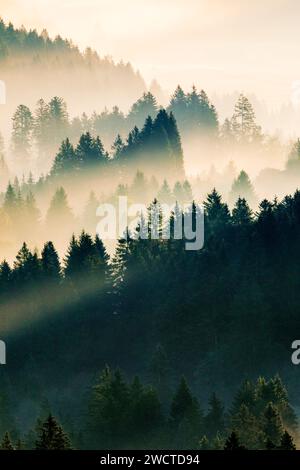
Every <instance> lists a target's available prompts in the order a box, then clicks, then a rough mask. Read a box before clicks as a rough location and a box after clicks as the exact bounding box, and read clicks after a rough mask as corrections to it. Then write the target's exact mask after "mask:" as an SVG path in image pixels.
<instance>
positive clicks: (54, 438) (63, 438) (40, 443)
mask: <svg viewBox="0 0 300 470" xmlns="http://www.w3.org/2000/svg"><path fill="white" fill-rule="evenodd" d="M35 448H36V450H70V449H71V443H70V440H69V438H68V436H67V434H66V433H65V432H64V431H63V429H62V427H61V426H60V424H59V423H58V422H57V421H56V419H55V418H54V416H52V415H51V414H50V415H49V416H48V418H47V419H46V420H45V421H44V422H43V423H42V425H41V429H40V432H39V435H38V438H37V440H36V447H35Z"/></svg>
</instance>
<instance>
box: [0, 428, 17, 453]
mask: <svg viewBox="0 0 300 470" xmlns="http://www.w3.org/2000/svg"><path fill="white" fill-rule="evenodd" d="M1 450H15V449H14V446H13V444H12V442H11V439H10V435H9V433H8V432H6V433H5V434H4V437H3V439H2V442H1Z"/></svg>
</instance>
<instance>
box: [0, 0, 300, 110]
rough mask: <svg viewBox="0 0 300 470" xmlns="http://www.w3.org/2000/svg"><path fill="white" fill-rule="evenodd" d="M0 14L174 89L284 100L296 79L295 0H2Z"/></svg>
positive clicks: (299, 75)
mask: <svg viewBox="0 0 300 470" xmlns="http://www.w3.org/2000/svg"><path fill="white" fill-rule="evenodd" d="M0 6H1V10H0V11H1V16H3V18H4V19H5V20H6V21H8V20H11V21H12V22H13V23H14V24H15V25H17V26H20V25H21V24H24V25H25V26H26V27H35V28H37V29H38V30H41V29H42V28H44V27H45V28H46V29H47V30H48V31H49V33H50V35H55V34H58V33H60V34H61V35H62V36H64V37H68V38H72V39H73V41H74V42H75V43H77V44H78V45H79V46H80V48H85V47H86V46H89V45H90V46H92V47H93V48H95V49H96V50H97V51H98V52H99V53H100V55H111V56H113V57H114V58H115V59H117V60H118V59H120V58H123V59H124V60H129V61H130V62H132V64H133V65H134V66H135V67H136V68H138V69H139V70H140V71H141V73H142V75H143V76H144V77H145V79H146V80H147V81H150V80H151V79H152V78H157V80H158V81H159V82H160V83H161V84H162V86H163V88H165V89H167V90H172V89H173V88H174V87H175V86H176V85H177V83H181V84H182V85H183V86H184V87H190V86H191V85H192V84H193V83H195V84H196V85H197V86H199V87H203V88H205V89H206V90H207V91H208V92H209V93H212V92H214V91H219V92H231V91H233V90H236V89H238V90H243V91H245V92H249V91H254V92H256V93H258V94H259V95H260V96H261V95H264V97H265V98H266V99H267V100H268V101H269V102H270V103H271V104H274V105H275V104H276V103H278V102H280V101H284V100H288V99H289V98H290V96H291V90H292V84H293V82H294V81H296V80H300V61H299V43H300V28H299V13H300V2H299V1H298V0H0Z"/></svg>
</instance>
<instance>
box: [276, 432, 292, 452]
mask: <svg viewBox="0 0 300 470" xmlns="http://www.w3.org/2000/svg"><path fill="white" fill-rule="evenodd" d="M279 449H280V450H296V446H295V444H294V441H293V438H292V436H291V435H290V434H289V433H288V432H287V431H286V430H285V431H284V433H283V435H282V437H281V439H280V445H279Z"/></svg>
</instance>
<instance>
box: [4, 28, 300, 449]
mask: <svg viewBox="0 0 300 470" xmlns="http://www.w3.org/2000/svg"><path fill="white" fill-rule="evenodd" d="M20 70H22V71H24V75H23V78H24V81H23V83H22V84H21V85H22V87H23V88H25V89H28V90H29V91H28V93H24V94H22V93H21V90H20V86H21V85H20V83H19V74H20ZM22 73H23V72H22ZM0 74H1V78H3V79H5V81H6V82H7V83H8V85H9V86H8V92H9V93H10V94H12V95H13V99H10V100H9V103H8V107H7V108H6V109H5V113H3V114H5V116H4V119H3V120H2V115H1V119H0V129H1V138H0V224H1V233H0V332H1V340H3V341H5V344H6V345H7V364H5V365H4V366H2V365H1V366H0V385H1V386H0V448H1V449H3V450H22V449H36V450H50V449H51V450H56V449H60V450H73V449H74V450H75V449H78V450H79V449H82V450H83V449H175V450H180V449H196V450H197V449H198V450H201V449H202V450H207V449H210V450H223V449H225V450H246V449H251V450H253V449H260V450H263V449H267V450H295V449H296V447H297V446H299V426H298V415H299V408H300V401H299V396H298V395H299V394H298V375H297V374H298V371H297V367H295V365H294V364H293V363H292V361H291V354H292V350H291V344H292V342H293V341H294V340H295V339H297V338H296V336H297V331H298V330H299V304H300V289H299V286H300V281H299V262H300V246H299V237H300V191H299V189H298V186H299V184H298V180H299V174H300V140H299V139H298V138H297V137H293V138H292V137H290V138H289V139H281V138H280V137H279V136H278V135H276V134H275V133H274V134H271V133H269V132H267V131H266V130H264V129H263V127H262V126H261V125H260V124H259V121H258V119H257V117H256V112H255V107H254V106H253V104H252V103H251V100H250V99H249V97H247V96H246V93H239V94H238V97H237V100H236V102H235V104H234V105H233V107H232V112H231V114H230V115H228V116H227V117H225V118H224V117H223V116H221V114H222V113H221V112H219V111H218V110H217V108H216V106H215V105H214V104H213V102H212V100H211V99H210V98H209V96H208V94H207V93H206V91H204V90H203V89H201V88H197V87H196V86H195V85H192V86H191V88H190V89H189V91H185V90H184V87H183V86H181V85H178V86H177V88H176V89H175V91H173V93H172V94H171V95H170V97H169V99H168V100H165V99H163V97H162V94H161V89H160V87H159V84H158V83H154V84H153V83H152V85H151V86H146V84H145V82H144V80H143V78H142V76H141V75H140V73H139V72H138V71H136V70H135V69H134V68H133V66H131V65H130V64H129V63H128V64H125V63H123V62H122V61H121V62H119V63H117V62H114V61H113V60H112V59H111V58H109V57H100V56H99V55H98V54H97V53H96V52H95V51H93V50H92V49H91V48H88V49H87V50H86V51H83V52H82V51H80V50H79V48H78V47H77V46H75V45H74V44H73V42H72V41H71V40H66V39H62V38H61V37H60V36H57V37H56V38H54V39H51V38H50V37H49V35H48V33H47V31H46V30H44V31H42V32H41V33H38V32H37V31H36V30H34V29H30V30H27V29H26V28H25V27H18V28H17V27H14V26H13V24H12V23H9V24H6V23H5V22H4V21H2V20H1V21H0ZM54 77H55V78H54ZM29 83H30V85H29ZM79 93H80V96H79ZM10 96H11V95H10ZM120 196H126V197H127V199H128V201H129V203H130V204H134V203H135V204H144V205H146V206H147V208H148V209H147V210H146V212H145V213H141V214H140V213H139V219H138V222H137V224H136V226H135V227H134V230H131V231H130V230H129V229H127V230H125V232H124V234H123V235H122V236H120V237H119V238H118V239H115V240H109V241H107V240H104V239H102V238H101V236H100V235H99V233H97V223H98V222H99V217H98V216H97V208H98V207H99V206H101V204H105V203H110V204H112V205H117V203H118V200H119V197H120ZM164 204H168V205H169V206H170V207H171V210H170V211H169V213H167V214H166V213H164V212H163V205H164ZM153 208H155V210H156V212H157V213H158V215H159V216H158V218H157V220H155V221H154V220H153V219H152V210H153ZM200 211H203V213H204V228H205V241H204V246H203V248H202V249H200V250H194V251H188V250H186V241H187V237H186V232H185V230H184V229H185V223H186V218H185V216H186V215H187V214H188V215H189V216H190V219H191V221H192V226H193V227H195V224H196V220H197V214H199V212H200ZM179 222H180V223H179ZM178 223H179V226H180V227H181V234H180V237H178V233H177V232H176V227H178ZM154 224H156V226H155V230H156V231H157V233H158V237H157V239H153V237H152V231H153V228H154ZM167 230H169V231H170V236H169V237H166V236H165V234H166V231H167ZM142 234H143V236H142Z"/></svg>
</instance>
